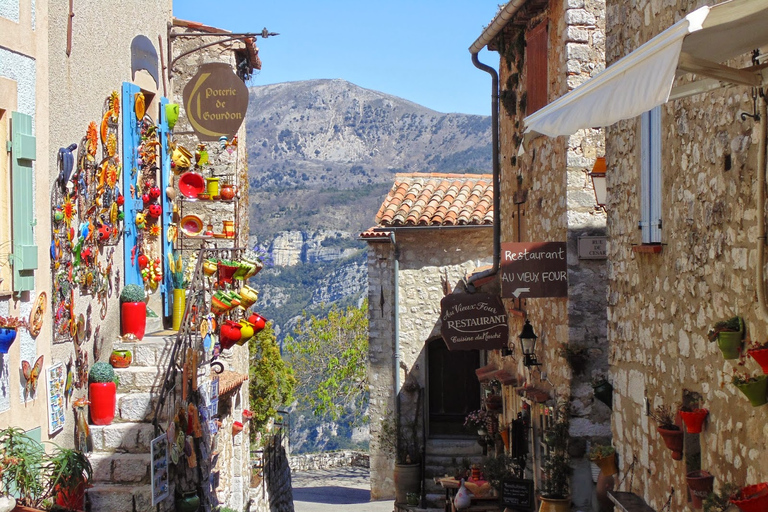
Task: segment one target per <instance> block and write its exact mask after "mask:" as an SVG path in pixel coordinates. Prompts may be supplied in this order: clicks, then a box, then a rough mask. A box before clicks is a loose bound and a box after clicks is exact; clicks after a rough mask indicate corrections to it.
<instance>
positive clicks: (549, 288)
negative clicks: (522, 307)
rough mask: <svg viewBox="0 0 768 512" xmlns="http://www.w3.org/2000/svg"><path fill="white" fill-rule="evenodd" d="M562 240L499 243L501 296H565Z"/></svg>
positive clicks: (566, 265) (566, 294)
mask: <svg viewBox="0 0 768 512" xmlns="http://www.w3.org/2000/svg"><path fill="white" fill-rule="evenodd" d="M567 253H568V251H567V249H566V244H565V242H506V243H502V244H501V296H502V297H507V298H510V297H514V298H516V299H521V298H522V299H528V298H535V297H567V296H568V261H567Z"/></svg>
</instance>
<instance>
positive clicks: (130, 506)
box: [86, 483, 155, 512]
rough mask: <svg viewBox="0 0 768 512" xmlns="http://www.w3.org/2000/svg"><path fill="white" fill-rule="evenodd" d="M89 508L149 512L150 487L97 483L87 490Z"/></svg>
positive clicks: (122, 511) (150, 507) (109, 511)
mask: <svg viewBox="0 0 768 512" xmlns="http://www.w3.org/2000/svg"><path fill="white" fill-rule="evenodd" d="M86 492H87V493H88V500H89V501H90V504H91V508H90V510H98V511H99V512H151V511H154V510H155V507H153V506H152V488H151V487H150V486H149V485H117V484H106V483H97V484H96V485H94V486H93V487H90V488H89V489H88V490H87V491H86Z"/></svg>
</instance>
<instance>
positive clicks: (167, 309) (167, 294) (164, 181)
mask: <svg viewBox="0 0 768 512" xmlns="http://www.w3.org/2000/svg"><path fill="white" fill-rule="evenodd" d="M167 104H168V98H160V127H159V128H160V141H161V144H162V146H161V153H160V191H161V194H162V195H161V197H162V198H163V217H162V219H161V221H162V227H163V232H162V235H160V238H161V240H162V243H163V290H162V291H163V313H164V315H165V316H171V307H172V305H171V302H172V301H173V281H172V279H171V267H170V265H169V264H168V256H169V255H173V245H172V244H171V242H169V241H168V237H167V236H166V233H167V232H168V227H169V226H170V225H171V223H172V221H173V204H172V203H171V200H170V199H168V194H166V193H165V189H166V187H168V186H173V176H171V153H170V151H168V134H169V132H170V130H169V129H168V120H167V119H166V116H165V106H166V105H167Z"/></svg>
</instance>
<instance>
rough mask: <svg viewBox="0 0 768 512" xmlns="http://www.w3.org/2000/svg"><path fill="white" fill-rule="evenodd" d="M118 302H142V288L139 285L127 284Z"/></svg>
mask: <svg viewBox="0 0 768 512" xmlns="http://www.w3.org/2000/svg"><path fill="white" fill-rule="evenodd" d="M120 302H144V287H143V286H142V285H140V284H127V285H125V286H124V287H123V289H122V291H121V292H120Z"/></svg>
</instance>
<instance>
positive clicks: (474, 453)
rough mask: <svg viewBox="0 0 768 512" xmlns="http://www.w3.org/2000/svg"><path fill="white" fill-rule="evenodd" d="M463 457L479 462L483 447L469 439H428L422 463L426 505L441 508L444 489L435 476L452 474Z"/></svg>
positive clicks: (443, 500) (443, 501)
mask: <svg viewBox="0 0 768 512" xmlns="http://www.w3.org/2000/svg"><path fill="white" fill-rule="evenodd" d="M463 459H469V461H470V463H481V462H482V460H483V449H482V448H481V447H480V445H479V444H477V441H474V440H471V439H428V440H427V456H426V464H425V465H424V490H425V492H426V497H427V507H430V508H438V509H440V510H443V505H444V504H445V489H443V488H442V487H440V485H439V484H436V483H435V480H434V479H435V477H441V476H445V475H446V474H448V475H451V476H453V475H454V474H455V472H456V467H457V465H458V464H459V463H461V462H462V460H463Z"/></svg>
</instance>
